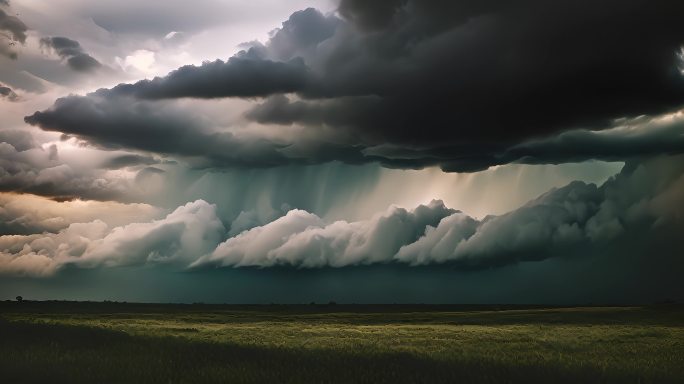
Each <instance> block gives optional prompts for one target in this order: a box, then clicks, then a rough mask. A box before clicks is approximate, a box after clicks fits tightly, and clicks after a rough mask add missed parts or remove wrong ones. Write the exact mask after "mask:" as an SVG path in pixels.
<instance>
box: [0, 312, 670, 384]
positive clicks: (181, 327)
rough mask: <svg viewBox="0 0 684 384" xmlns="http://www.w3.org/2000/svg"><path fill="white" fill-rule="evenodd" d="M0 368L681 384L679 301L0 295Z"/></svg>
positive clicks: (201, 378) (147, 378)
mask: <svg viewBox="0 0 684 384" xmlns="http://www.w3.org/2000/svg"><path fill="white" fill-rule="evenodd" d="M0 310H1V312H0V356H2V358H1V359H0V373H1V375H2V377H1V378H0V380H1V381H2V382H5V383H19V382H69V383H96V382H97V383H110V382H111V383H131V382H145V383H191V382H192V383H195V382H199V383H210V382H230V383H305V382H312V383H351V382H368V383H414V382H424V383H439V382H449V383H453V382H463V383H530V382H538V383H549V382H553V383H681V382H684V308H683V307H681V306H677V305H659V306H650V307H581V308H542V307H493V306H471V307H469V306H405V305H384V306H373V305H296V306H286V305H266V306H229V305H201V304H198V305H157V304H124V303H74V302H22V303H17V302H3V303H0Z"/></svg>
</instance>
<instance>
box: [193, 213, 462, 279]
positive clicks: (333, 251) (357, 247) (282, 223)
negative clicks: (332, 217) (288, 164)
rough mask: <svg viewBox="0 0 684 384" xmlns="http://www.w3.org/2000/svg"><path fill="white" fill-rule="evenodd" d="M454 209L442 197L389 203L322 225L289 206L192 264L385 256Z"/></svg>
mask: <svg viewBox="0 0 684 384" xmlns="http://www.w3.org/2000/svg"><path fill="white" fill-rule="evenodd" d="M454 212H455V211H454V210H451V209H448V208H447V207H445V206H444V203H443V202H441V201H433V202H431V203H430V204H428V205H420V206H418V207H417V208H415V209H413V210H411V211H408V210H406V209H404V208H400V207H396V206H392V207H390V208H389V209H388V210H387V211H385V212H383V213H380V214H376V215H375V216H373V217H372V218H371V219H369V220H365V221H356V222H347V221H342V220H340V221H336V222H334V223H332V224H327V225H326V224H325V223H324V222H323V221H322V220H321V219H320V218H319V217H318V216H316V215H314V214H311V213H308V212H305V211H302V210H292V211H290V212H288V213H287V215H285V216H283V217H281V218H279V219H277V220H275V221H273V222H271V223H269V224H266V225H264V226H261V227H256V228H252V229H250V230H248V231H245V232H243V233H241V234H240V235H237V236H235V237H233V238H230V239H228V240H227V241H226V242H224V243H222V244H221V245H219V246H218V247H217V248H216V250H215V251H214V252H212V253H211V254H210V255H207V256H205V257H203V258H201V259H199V260H198V261H197V262H195V263H193V266H201V265H205V264H213V265H220V266H237V267H243V266H259V267H270V266H276V265H292V266H299V267H306V268H313V267H324V266H332V267H343V266H348V265H359V264H372V263H376V262H387V261H389V260H391V258H392V256H393V255H394V254H395V253H396V252H397V250H399V248H400V247H401V246H402V245H404V244H408V243H411V242H413V241H415V240H416V239H417V238H418V237H419V236H420V235H421V234H423V232H424V231H425V228H426V226H428V225H435V224H436V223H437V222H439V220H440V219H442V218H444V217H446V216H448V215H450V214H452V213H454Z"/></svg>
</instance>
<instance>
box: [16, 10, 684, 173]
mask: <svg viewBox="0 0 684 384" xmlns="http://www.w3.org/2000/svg"><path fill="white" fill-rule="evenodd" d="M361 3H362V2H355V1H343V2H342V4H341V5H340V14H341V15H342V17H343V18H342V19H341V18H338V17H336V16H334V15H323V14H322V13H320V12H318V11H316V10H314V9H306V10H303V11H299V12H296V13H294V14H293V15H292V16H291V17H290V18H289V19H288V20H287V21H285V22H284V23H283V24H282V26H281V28H279V29H277V30H276V31H274V33H273V34H272V36H271V38H270V39H269V40H268V41H267V42H266V43H264V44H261V43H258V42H252V43H248V44H247V46H246V49H245V50H244V51H241V52H240V53H238V54H236V55H235V56H234V57H232V58H230V59H229V60H227V61H221V60H217V61H214V62H206V63H204V64H202V65H200V66H185V67H181V68H179V69H178V70H176V71H173V72H171V73H170V74H169V75H167V76H165V77H157V78H154V79H152V80H143V81H140V82H137V83H133V84H120V85H118V86H116V87H114V88H112V89H102V90H99V91H97V92H95V93H92V94H89V95H87V96H82V97H77V96H73V97H70V98H68V100H69V101H70V102H78V103H80V104H88V103H90V104H93V105H103V104H106V103H114V104H116V103H120V102H121V101H120V100H121V99H127V100H132V101H130V102H131V103H136V104H139V105H140V106H141V107H140V108H145V107H144V106H145V103H147V100H160V99H174V98H199V99H211V98H224V97H239V98H253V97H268V98H267V99H266V100H265V101H264V102H262V103H260V104H258V105H256V106H254V107H253V108H252V109H251V110H249V111H247V112H246V113H245V117H246V118H247V119H248V120H252V121H255V122H258V123H260V124H266V125H269V124H275V125H292V126H300V127H306V128H308V129H309V131H310V134H309V135H308V136H309V137H316V135H317V134H318V135H322V136H323V137H320V138H319V139H318V140H313V141H312V144H311V145H310V146H309V148H311V147H312V146H316V145H321V146H325V145H328V146H330V145H331V144H332V147H335V148H338V149H337V150H336V151H335V153H332V154H331V155H330V156H328V157H326V158H313V159H310V161H309V162H310V163H316V162H322V161H329V160H331V159H332V160H340V161H347V162H352V163H355V162H381V163H382V164H384V165H386V166H390V167H406V168H420V167H425V166H430V165H440V166H441V167H442V168H443V169H444V170H447V171H477V170H481V169H486V168H487V167H489V166H492V165H497V164H505V163H508V162H515V161H518V160H521V159H523V160H522V161H523V162H534V163H545V162H550V163H556V162H564V161H576V159H590V158H608V159H623V160H624V159H626V158H629V157H631V156H632V153H631V151H627V150H621V148H624V143H623V142H622V141H620V140H619V139H617V140H616V142H615V143H614V142H613V141H612V139H611V137H610V136H611V135H605V136H599V135H594V132H600V130H604V129H610V128H615V126H616V124H618V123H616V122H619V121H621V120H620V119H634V118H637V117H638V116H643V115H647V116H651V118H656V117H657V116H658V115H661V114H666V113H670V112H674V111H676V110H677V109H678V108H679V107H681V106H682V105H684V76H682V73H681V71H680V69H679V65H681V63H680V59H679V58H678V53H680V52H681V47H682V44H684V27H682V23H680V22H679V20H678V17H677V16H676V15H679V14H681V13H682V11H684V5H681V4H680V3H678V2H649V1H643V0H629V1H627V2H624V1H620V2H618V1H607V2H601V4H596V3H595V2H589V1H579V2H577V1H562V2H561V3H558V2H556V3H554V4H550V3H548V2H543V1H533V0H530V1H522V2H517V3H516V4H510V3H508V2H497V1H488V2H484V3H481V2H471V1H467V0H462V1H457V2H449V3H448V4H445V3H444V2H440V1H425V2H417V1H412V0H405V1H387V2H379V3H375V2H374V3H373V4H361ZM640 25H648V26H649V27H648V28H640V27H638V26H640ZM626 79H629V81H627V80H626ZM76 98H81V99H84V100H82V101H77V100H76ZM69 105H70V104H69V103H67V102H65V101H64V99H61V100H60V101H58V102H57V103H56V104H55V105H54V106H53V107H52V108H51V109H49V110H47V111H44V112H37V113H36V114H34V115H32V116H29V117H27V120H26V121H27V122H29V123H30V124H34V125H38V126H40V127H41V128H43V129H49V130H58V131H62V132H69V133H75V132H79V131H80V130H81V128H80V125H81V124H80V123H78V122H80V121H82V119H81V118H80V117H81V116H80V115H78V113H79V111H74V110H73V109H71V108H70V106H69ZM106 109H107V108H105V111H104V112H106ZM118 112H119V111H117V113H118ZM102 116H103V119H105V120H106V119H109V118H114V119H115V118H117V115H114V114H112V115H105V114H104V113H103V114H102ZM85 118H86V119H87V118H88V116H85ZM126 118H130V119H131V123H132V124H134V125H136V126H137V127H138V128H139V129H138V130H139V131H140V132H143V135H145V134H147V133H146V132H149V134H150V135H152V134H153V133H154V134H157V133H161V132H160V131H159V130H158V129H157V128H155V126H156V123H151V122H149V120H147V119H145V118H143V117H140V116H128V117H126ZM134 119H140V120H138V121H133V120H134ZM194 124H198V123H197V122H195V123H194ZM76 125H79V126H76ZM189 126H192V124H190V125H189ZM331 130H332V131H335V132H336V133H337V136H335V137H332V138H331V137H330V136H326V135H327V133H320V132H329V131H331ZM568 131H573V132H574V131H578V132H579V133H573V134H569V135H565V136H563V133H564V132H568ZM582 132H586V134H585V133H582ZM107 134H109V131H108V130H101V129H99V127H98V126H97V125H94V126H93V127H92V128H91V132H87V135H84V136H87V137H88V138H89V139H91V140H94V141H98V140H100V141H101V140H103V139H104V138H105V136H106V135H107ZM172 134H173V133H172ZM558 135H560V136H558ZM578 135H579V136H582V135H583V137H582V138H581V139H574V137H576V136H578ZM172 137H173V136H172ZM675 137H679V136H676V135H675ZM110 139H116V138H115V137H112V136H108V137H107V140H110ZM539 140H546V141H543V142H544V143H545V144H548V145H549V146H550V147H554V146H557V143H556V142H554V140H555V141H559V140H560V141H562V142H563V144H564V145H568V146H571V148H568V149H567V150H565V151H561V153H563V154H565V156H561V155H559V154H557V153H556V152H555V151H553V150H551V149H545V148H539V146H540V141H539ZM586 140H591V141H599V143H598V144H596V145H594V144H592V145H589V146H581V147H580V146H577V145H576V143H579V142H582V143H584V142H585V141H586ZM113 141H115V142H116V141H117V140H113ZM174 141H175V142H176V143H178V148H168V149H167V150H166V151H165V153H174V152H177V153H179V154H182V153H184V152H187V148H183V147H184V144H181V141H180V140H171V142H174ZM291 141H292V142H294V141H295V138H292V139H291ZM292 142H290V143H285V144H286V145H290V144H292ZM528 143H532V144H529V145H528ZM630 143H631V144H630V146H636V147H638V148H639V149H638V150H637V152H648V153H655V154H658V153H672V152H681V150H682V148H681V146H680V145H679V144H675V145H669V144H667V143H666V141H662V140H661V141H658V140H650V141H648V142H646V143H643V144H641V143H640V142H639V140H632V141H631V142H630ZM168 145H169V146H170V147H173V144H168ZM141 147H142V145H138V146H136V148H137V149H146V150H150V151H155V148H154V146H150V147H149V148H141ZM607 147H609V148H608V149H607ZM642 147H645V148H648V150H645V149H643V148H642ZM591 148H596V151H593V152H592V151H591ZM319 152H329V151H314V153H319ZM359 152H361V155H359ZM628 152H629V153H628ZM547 155H548V156H547ZM268 156H269V157H271V158H269V159H268V160H266V161H263V163H264V164H271V165H277V164H282V163H289V162H290V161H291V158H290V157H288V156H272V154H269V155H268ZM209 157H210V159H208V161H209V162H212V161H213V160H212V159H211V156H209ZM294 157H298V156H294ZM231 163H232V160H231V161H219V162H217V164H216V165H217V166H226V165H230V164H231ZM237 163H238V165H239V161H237ZM255 163H259V162H258V161H256V162H255Z"/></svg>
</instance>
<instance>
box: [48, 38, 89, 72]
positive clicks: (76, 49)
mask: <svg viewBox="0 0 684 384" xmlns="http://www.w3.org/2000/svg"><path fill="white" fill-rule="evenodd" d="M40 45H41V47H43V48H47V49H51V50H53V51H54V52H55V53H56V54H57V56H59V57H60V58H62V59H65V60H66V63H67V65H68V66H69V68H71V69H73V70H74V71H77V72H92V71H94V70H96V69H98V68H100V67H101V66H102V64H100V62H99V61H97V60H95V59H94V58H93V57H92V56H90V55H89V54H87V53H86V52H85V51H84V50H83V47H81V44H80V43H79V42H78V41H76V40H72V39H69V38H66V37H61V36H56V37H43V38H42V39H40Z"/></svg>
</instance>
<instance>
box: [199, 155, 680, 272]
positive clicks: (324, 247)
mask: <svg viewBox="0 0 684 384" xmlns="http://www.w3.org/2000/svg"><path fill="white" fill-rule="evenodd" d="M682 207H684V158H683V157H682V156H678V157H661V158H657V159H652V160H649V161H646V162H644V163H642V164H639V165H634V164H631V165H628V166H626V168H625V170H623V171H622V172H621V173H620V174H618V175H616V176H615V177H614V178H612V179H610V180H608V181H607V182H606V183H604V184H603V185H602V186H600V187H598V186H596V185H595V184H587V183H584V182H579V181H577V182H572V183H570V184H568V185H567V186H565V187H562V188H557V189H552V190H551V191H549V192H547V193H545V194H543V195H542V196H540V197H539V198H537V199H534V200H532V201H530V202H529V203H527V204H526V205H524V206H522V207H520V208H519V209H517V210H514V211H512V212H509V213H507V214H503V215H500V216H487V217H485V218H484V219H482V220H477V219H474V218H472V217H470V216H467V215H465V214H464V213H462V212H460V211H454V210H451V209H448V208H446V207H445V206H444V204H443V203H442V202H441V201H433V202H432V203H430V204H429V205H426V206H419V207H417V208H416V209H414V210H412V211H408V210H406V209H403V208H399V207H396V206H393V207H390V208H389V209H388V210H387V211H386V212H383V213H380V214H377V215H375V216H373V217H372V218H371V219H368V220H362V221H356V222H347V221H336V222H333V223H331V224H326V223H324V222H323V221H322V220H321V219H320V218H319V217H318V216H316V215H313V214H311V213H308V212H305V211H301V210H293V211H290V212H289V213H288V214H287V215H285V216H284V217H281V218H279V219H277V220H275V221H273V222H271V223H269V224H266V225H263V226H258V227H255V228H252V229H250V230H248V231H245V232H242V233H241V234H239V235H237V236H235V237H232V238H230V239H228V240H227V241H225V242H224V243H222V244H221V245H219V246H218V247H217V248H216V250H215V251H213V252H212V253H211V254H209V255H206V256H204V257H202V258H200V259H199V260H197V261H196V262H194V263H193V264H192V266H195V267H196V266H202V265H216V266H232V267H245V266H253V267H272V266H283V265H285V266H296V267H304V268H317V267H326V266H329V267H344V266H351V265H360V264H372V263H388V262H400V263H406V264H410V265H427V264H439V263H453V264H456V265H463V266H475V267H484V266H496V265H502V264H510V263H515V262H518V261H534V260H542V259H546V258H549V257H554V256H559V255H563V254H572V255H577V254H581V253H582V249H584V248H583V247H586V246H590V245H592V244H603V245H607V246H609V247H610V246H611V245H617V244H618V242H619V241H620V238H621V236H631V235H634V234H636V235H637V236H641V237H640V238H642V239H643V240H644V241H647V240H648V239H649V237H650V236H651V231H657V230H660V229H662V228H663V227H665V228H669V229H673V228H674V229H675V230H676V229H677V228H679V229H684V208H682Z"/></svg>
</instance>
